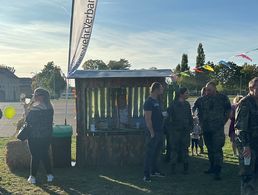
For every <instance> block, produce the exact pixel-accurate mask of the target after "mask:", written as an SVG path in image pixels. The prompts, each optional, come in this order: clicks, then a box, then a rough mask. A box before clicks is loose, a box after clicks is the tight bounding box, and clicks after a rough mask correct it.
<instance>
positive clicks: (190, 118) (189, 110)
mask: <svg viewBox="0 0 258 195" xmlns="http://www.w3.org/2000/svg"><path fill="white" fill-rule="evenodd" d="M187 103H188V117H189V128H190V130H191V129H193V127H194V125H193V116H192V111H191V105H190V103H189V102H187Z"/></svg>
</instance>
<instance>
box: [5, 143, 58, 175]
mask: <svg viewBox="0 0 258 195" xmlns="http://www.w3.org/2000/svg"><path fill="white" fill-rule="evenodd" d="M49 155H50V161H51V165H53V158H52V148H51V146H50V148H49ZM5 156H6V164H7V166H8V167H9V169H10V170H11V171H14V170H17V169H29V168H30V160H31V156H30V151H29V147H28V143H27V141H23V142H22V141H18V140H14V141H10V142H8V143H7V144H6V154H5Z"/></svg>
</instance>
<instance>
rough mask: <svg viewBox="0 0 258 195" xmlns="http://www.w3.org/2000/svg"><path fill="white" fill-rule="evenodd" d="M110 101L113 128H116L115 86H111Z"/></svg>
mask: <svg viewBox="0 0 258 195" xmlns="http://www.w3.org/2000/svg"><path fill="white" fill-rule="evenodd" d="M111 102H112V119H113V124H112V127H113V128H117V121H118V118H117V109H116V107H117V106H116V88H112V92H111Z"/></svg>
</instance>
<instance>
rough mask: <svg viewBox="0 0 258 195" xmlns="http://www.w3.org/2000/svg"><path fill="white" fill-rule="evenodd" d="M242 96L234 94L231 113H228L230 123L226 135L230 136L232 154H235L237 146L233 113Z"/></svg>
mask: <svg viewBox="0 0 258 195" xmlns="http://www.w3.org/2000/svg"><path fill="white" fill-rule="evenodd" d="M242 98H243V96H240V95H238V96H236V97H235V98H234V99H233V105H232V106H231V113H230V125H229V131H228V136H229V138H230V141H231V144H232V150H233V155H234V156H237V155H238V154H237V148H236V141H235V140H236V134H235V114H236V108H237V107H238V104H239V101H240V100H241V99H242Z"/></svg>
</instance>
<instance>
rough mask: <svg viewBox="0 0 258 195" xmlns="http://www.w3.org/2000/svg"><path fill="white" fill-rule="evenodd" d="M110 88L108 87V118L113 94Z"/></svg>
mask: <svg viewBox="0 0 258 195" xmlns="http://www.w3.org/2000/svg"><path fill="white" fill-rule="evenodd" d="M110 90H111V89H110V88H107V118H110V116H111V113H110V108H111V94H110Z"/></svg>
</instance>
